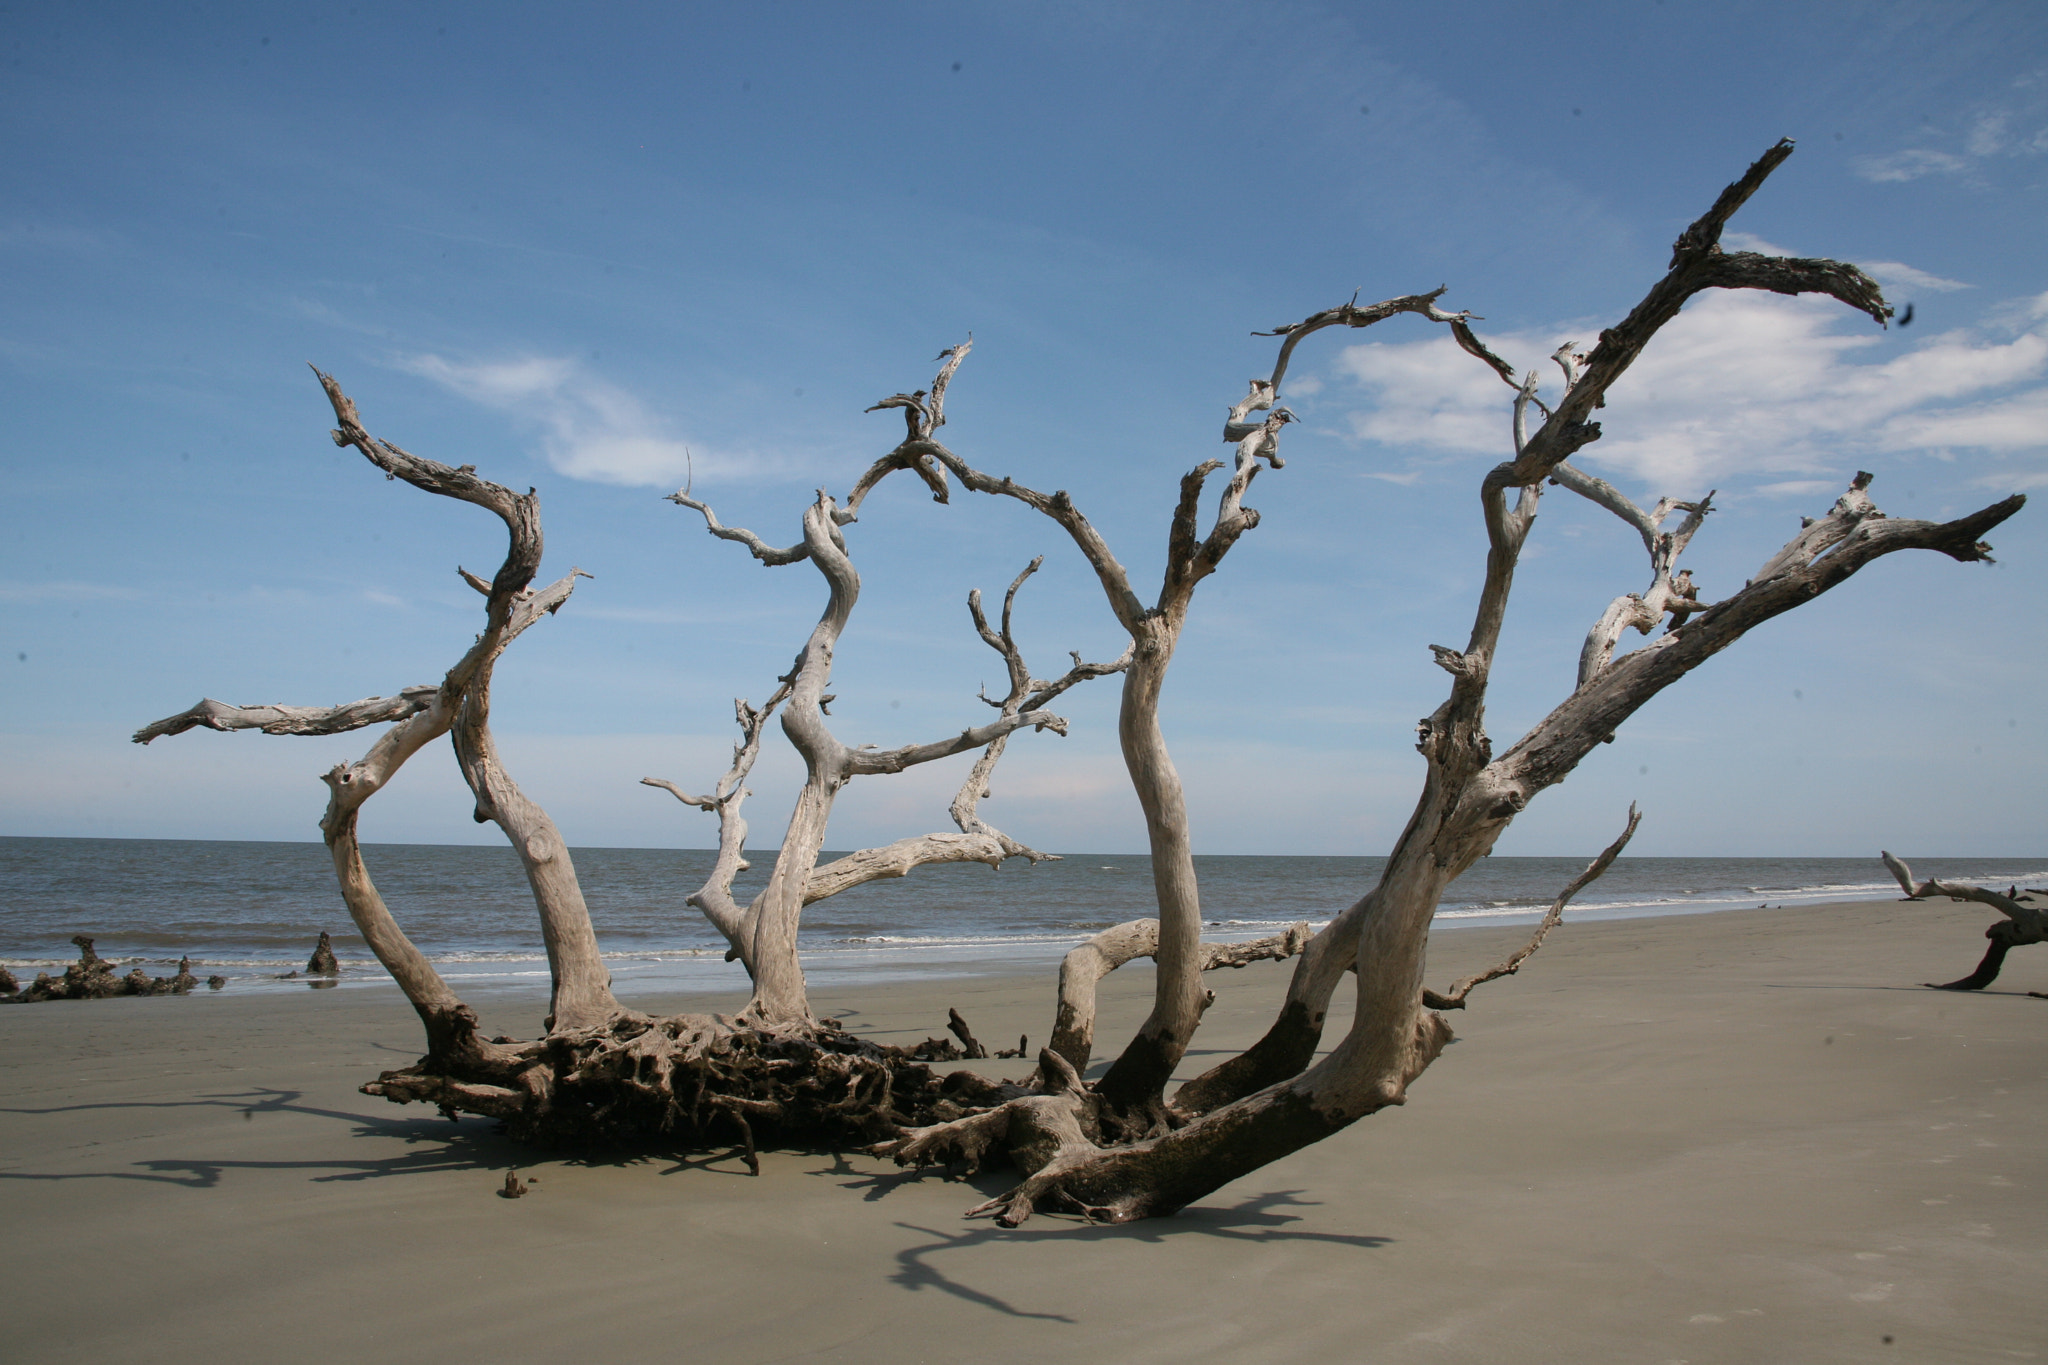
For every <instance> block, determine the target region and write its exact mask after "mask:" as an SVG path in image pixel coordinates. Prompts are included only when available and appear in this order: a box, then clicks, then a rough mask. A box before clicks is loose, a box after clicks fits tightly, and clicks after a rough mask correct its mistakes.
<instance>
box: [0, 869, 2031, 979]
mask: <svg viewBox="0 0 2048 1365" xmlns="http://www.w3.org/2000/svg"><path fill="white" fill-rule="evenodd" d="M364 856H365V858H366V860H367V861H368V863H369V866H370V872H371V875H372V877H373V878H375V880H376V882H377V885H378V888H379V889H380V890H381V891H382V892H383V893H384V898H385V900H386V902H387V903H388V904H389V905H390V906H391V909H392V913H393V914H395V915H396V916H397V917H398V920H399V923H400V924H402V925H403V926H404V927H405V929H406V931H407V933H408V934H409V935H410V936H411V937H412V939H413V941H414V942H415V943H416V944H418V945H419V946H420V948H421V949H422V951H424V952H426V953H427V955H428V956H429V957H431V958H432V959H433V960H434V961H435V962H436V964H437V965H438V966H439V968H440V970H441V972H442V973H443V974H444V975H445V976H446V977H448V978H449V981H450V984H451V985H453V986H454V987H455V988H456V990H457V991H459V992H462V993H464V994H468V993H471V992H475V991H479V990H481V991H488V992H491V993H494V994H495V993H499V992H506V991H511V992H533V993H544V992H545V991H546V989H547V982H548V974H547V961H546V958H545V956H544V955H543V953H542V951H541V941H540V931H539V926H538V921H537V919H536V916H535V914H534V909H533V900H532V897H531V895H530V893H529V892H528V890H527V886H526V881H525V878H524V877H523V875H522V874H521V872H520V868H519V863H518V860H517V859H516V858H515V857H514V856H513V854H512V851H511V850H510V849H509V848H506V847H503V846H497V847H491V846H437V845H422V844H385V845H370V846H368V847H366V849H365V850H364ZM573 856H574V858H575V862H576V868H577V872H578V874H579V876H580V878H581V880H582V884H583V889H584V895H585V897H586V899H587V900H588V902H589V905H590V912H591V918H592V920H593V921H594V922H595V924H596V927H597V934H598V941H599V943H600V944H601V945H602V946H603V948H604V950H605V956H606V959H607V961H608V962H609V963H610V964H611V968H612V972H613V976H614V980H615V983H616V988H617V990H618V991H619V992H620V994H621V995H622V996H623V997H628V998H630V995H631V993H632V992H633V991H634V990H636V989H688V990H697V989H704V990H718V989H723V988H730V989H733V990H735V991H740V990H744V987H745V973H744V971H743V970H742V969H741V968H740V967H739V965H738V964H737V963H728V962H726V961H725V960H724V946H725V945H724V942H723V941H722V940H721V939H720V938H719V937H718V936H717V934H716V933H715V932H713V930H712V929H711V927H710V926H709V925H708V924H707V923H705V921H704V918H703V916H702V915H700V914H699V913H698V912H697V911H696V910H694V909H692V908H691V907H689V906H687V905H685V904H684V903H683V899H684V897H685V896H687V895H689V893H690V892H691V891H693V890H695V889H696V888H697V887H698V886H699V885H701V884H702V882H703V879H704V876H705V875H706V873H707V871H708V870H709V868H710V864H711V857H712V854H711V853H710V851H708V850H702V849H652V848H581V849H575V850H573ZM826 856H827V857H828V858H830V857H833V856H837V855H834V854H827V855H826ZM750 857H751V859H752V862H753V865H754V868H753V871H752V872H750V873H747V874H745V875H743V876H742V878H741V879H740V883H739V885H738V887H737V888H736V894H737V896H738V898H739V899H740V900H741V901H742V902H744V901H745V900H746V899H747V898H748V897H750V896H751V895H752V894H753V892H754V891H755V890H757V889H758V888H759V887H760V885H761V884H762V883H763V882H764V881H765V879H766V876H767V873H768V870H769V868H770V867H771V866H772V864H773V860H774V854H773V851H772V850H761V851H758V852H753V853H751V854H750ZM1195 863H1196V867H1197V870H1198V872H1199V874H1200V877H1201V883H1202V902H1203V909H1204V914H1205V917H1206V918H1207V920H1208V924H1209V927H1208V929H1207V930H1206V931H1205V937H1210V938H1217V939H1244V938H1257V937H1259V936H1261V935H1264V934H1269V933H1273V932H1275V931H1276V930H1278V929H1280V928H1283V927H1284V926H1286V925H1288V924H1291V923H1293V922H1294V921H1296V920H1309V921H1311V922H1312V923H1316V924H1321V923H1322V922H1324V921H1326V920H1327V919H1329V917H1330V916H1331V915H1332V914H1333V913H1335V912H1336V911H1338V910H1341V909H1342V908H1343V907H1345V906H1346V905H1349V904H1350V903H1351V902H1352V901H1354V900H1356V899H1357V898H1358V897H1359V896H1360V895H1362V894H1364V893H1365V892H1366V891H1367V890H1368V889H1370V888H1371V886H1372V885H1373V883H1374V881H1375V880H1376V879H1377V878H1378V876H1379V872H1380V869H1381V867H1382V866H1383V864H1384V859H1381V858H1362V857H1361V858H1336V857H1330V858H1281V857H1228V856H1205V857H1198V858H1196V860H1195ZM1912 863H1913V869H1914V871H1915V873H1916V874H1918V875H1920V876H1938V877H1941V878H1944V879H1948V878H1953V879H1956V880H1961V881H1971V882H1979V883H1982V884H1986V885H1993V884H1995V885H1996V886H1998V887H2001V888H2002V887H2004V886H2006V885H2007V884H2009V883H2015V882H2016V883H2019V884H2021V885H2034V886H2041V885H2044V884H2048V857H2038V856H2035V857H2011V858H1925V859H1921V858H1915V859H1913V860H1912ZM1585 866H1586V859H1584V858H1488V859H1484V860H1482V861H1481V862H1480V863H1479V865H1478V866H1476V867H1474V868H1473V869H1472V870H1471V871H1470V872H1469V873H1467V874H1466V875H1465V876H1464V877H1463V878H1462V879H1461V880H1460V881H1459V882H1458V883H1457V884H1456V885H1454V886H1453V887H1452V888H1451V891H1450V894H1448V895H1447V896H1446V897H1445V898H1444V902H1443V905H1442V907H1441V909H1439V911H1438V912H1437V928H1438V930H1439V931H1446V930H1448V931H1455V930H1456V929H1457V928H1459V927H1461V926H1470V925H1492V924H1511V923H1531V924H1533V923H1534V922H1535V921H1536V920H1537V919H1538V918H1539V917H1540V916H1541V915H1542V913H1543V911H1544V910H1545V909H1546V908H1548V906H1549V904H1550V902H1551V900H1552V899H1553V898H1554V897H1555V896H1556V895H1557V893H1558V891H1559V890H1561V889H1562V888H1563V887H1564V886H1565V884H1566V883H1568V882H1569V881H1571V879H1572V878H1573V877H1575V876H1577V875H1578V874H1579V873H1580V872H1581V871H1583V870H1584V868H1585ZM1150 871H1151V869H1150V859H1149V858H1147V857H1146V856H1145V855H1144V854H1099V853H1092V854H1076V855H1073V856H1070V857H1067V858H1064V859H1062V860H1060V861H1058V862H1047V863H1040V864H1038V865H1037V866H1035V867H1033V866H1029V865H1026V864H1024V863H1023V862H1021V861H1019V862H1014V863H1010V864H1006V865H1005V866H1004V867H1003V868H1001V869H1000V870H994V869H990V868H988V867H985V866H983V865H981V864H978V863H970V864H957V865H951V866H940V867H926V868H920V869H918V870H917V871H916V872H913V873H912V874H910V875H909V876H908V877H904V878H900V879H891V880H885V881H879V882H872V883H869V884H868V885H866V886H862V887H857V888H855V889H854V890H852V891H848V892H844V893H842V894H840V895H838V896H835V897H833V898H832V899H830V900H826V901H820V902H818V903H817V904H815V905H813V906H811V907H810V908H809V909H808V910H807V911H806V912H805V915H804V927H803V936H802V940H801V945H800V947H801V951H802V954H803V961H804V968H805V971H806V973H807V974H808V975H809V976H810V977H811V978H812V979H813V980H814V981H822V980H829V979H832V978H854V977H858V978H860V979H864V980H883V979H889V978H892V977H897V978H900V977H903V976H906V975H917V976H922V975H928V974H951V975H974V974H981V973H988V972H1033V971H1044V972H1046V973H1047V974H1048V976H1049V975H1050V974H1051V973H1052V972H1053V971H1054V970H1055V969H1056V967H1057V965H1058V962H1059V960H1060V957H1061V956H1062V955H1063V954H1065V952H1066V951H1067V949H1068V948H1070V947H1072V946H1073V945H1074V944H1076V943H1078V942H1080V941H1081V940H1082V939H1084V938H1087V937H1088V936H1089V935H1090V934H1093V933H1094V932H1095V931H1096V930H1098V929H1101V928H1104V927H1106V926H1108V925H1111V924H1116V923H1119V922H1121V921H1123V920H1128V919H1136V918H1139V917H1141V916H1146V915H1150V914H1152V913H1153V908H1152V903H1151V875H1150ZM1898 894H1899V892H1898V887H1897V884H1896V883H1894V882H1893V881H1892V879H1891V878H1890V876H1889V875H1887V874H1886V872H1885V870H1884V868H1883V866H1882V865H1880V864H1879V862H1878V860H1877V859H1876V858H1875V857H1869V858H1628V857H1624V858H1620V859H1618V860H1616V862H1615V864H1614V866H1613V867H1612V868H1610V869H1609V870H1608V872H1607V875H1606V876H1605V877H1603V878H1602V879H1601V880H1600V881H1598V882H1596V883H1594V884H1593V885H1592V886H1591V887H1589V888H1587V889H1586V891H1585V892H1583V893H1582V894H1581V896H1580V898H1579V899H1578V900H1577V901H1575V902H1574V903H1573V905H1572V907H1571V909H1570V910H1568V911H1567V912H1566V923H1567V925H1569V924H1570V923H1571V922H1572V921H1573V920H1596V919H1617V918H1626V917H1631V916H1642V915H1673V914H1704V913H1710V912H1713V911H1716V910H1729V909H1755V908H1757V907H1758V906H1760V905H1770V906H1772V907H1778V906H1788V907H1789V906H1797V905H1801V904H1811V903H1814V902H1819V901H1839V900H1881V899H1891V898H1894V897H1896V896H1897V895H1898ZM1988 913H1989V912H1987V914H1988ZM323 929H324V930H326V931H327V932H329V933H330V934H332V935H333V938H334V948H335V953H336V956H337V957H338V958H339V959H340V961H341V963H342V967H343V976H342V984H343V985H344V986H356V987H372V986H381V987H383V988H386V989H389V988H390V986H391V983H390V980H389V978H388V977H386V976H385V975H384V973H383V970H382V968H381V967H379V966H378V964H377V962H376V960H375V959H374V958H373V957H371V956H370V953H369V951H368V949H367V948H366V947H365V945H364V944H363V941H362V939H361V938H360V937H358V936H357V934H356V933H355V928H354V926H353V924H351V923H350V921H349V918H348V912H347V910H346V909H345V908H344V907H343V905H342V902H341V895H340V892H339V891H338V890H337V889H336V887H335V881H334V873H333V869H332V866H331V864H330V863H329V862H328V858H327V850H326V848H325V847H324V846H322V845H320V844H317V843H246V842H226V841H218V842H216V841H203V840H172V839H26V838H0V965H5V966H6V967H7V968H9V969H10V970H11V971H13V972H14V974H15V975H16V976H17V977H21V978H22V979H23V980H24V981H26V980H28V979H29V978H30V977H32V976H33V974H34V973H35V972H37V971H52V972H54V971H58V970H61V968H62V967H63V965H64V964H65V963H66V962H69V961H72V960H74V959H75V958H76V956H77V954H76V950H75V949H73V948H72V947H71V944H70V940H71V936H72V935H73V934H86V935H89V936H91V937H92V938H93V939H95V940H96V946H97V949H98V951H99V953H100V955H101V956H102V957H105V958H108V959H110V960H113V961H116V962H119V963H120V964H121V966H122V968H123V969H124V970H125V969H126V968H127V967H128V966H129V965H131V964H140V965H141V966H142V967H143V968H144V969H145V970H147V971H149V972H151V973H152V974H154V975H164V974H168V972H169V970H170V969H171V968H172V967H174V965H175V964H176V962H177V960H178V959H179V957H181V956H189V957H190V958H191V959H192V964H193V969H194V971H196V972H197V973H198V974H199V975H200V976H202V977H204V976H209V975H216V974H217V975H221V976H225V977H226V978H227V979H228V987H227V989H228V990H229V991H232V992H235V993H242V992H248V991H276V990H304V989H306V983H305V982H304V981H281V980H278V979H277V978H278V977H280V976H281V975H282V974H283V973H285V972H289V971H291V970H292V969H294V968H298V967H303V966H304V965H305V962H306V958H307V956H308V955H309V954H310V953H311V951H312V948H313V944H314V941H315V940H316V939H317V938H318V937H319V934H320V931H322V930H323Z"/></svg>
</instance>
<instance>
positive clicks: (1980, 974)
mask: <svg viewBox="0 0 2048 1365" xmlns="http://www.w3.org/2000/svg"><path fill="white" fill-rule="evenodd" d="M1877 856H1878V857H1879V858H1880V859H1881V860H1883V862H1884V865H1885V869H1886V870H1887V871H1888V872H1890V873H1891V874H1892V876H1893V877H1894V878H1896V879H1897V880H1898V883H1899V885H1900V886H1901V887H1902V888H1904V890H1905V892H1906V899H1907V900H1909V901H1924V900H1927V899H1929V898H1930V897H1933V896H1946V897H1948V898H1949V899H1950V900H1952V901H1976V902H1977V903H1978V904H1979V905H1988V906H1990V907H1991V908H1992V909H1993V910H1996V911H1997V912H1998V913H1999V914H2001V915H2003V916H2005V918H2003V919H2000V920H1994V921H1992V924H1991V927H1990V928H1989V929H1986V930H1985V931H1984V937H1985V938H1987V939H1990V940H1991V942H1990V944H1989V946H1987V947H1986V948H1985V949H1984V957H1983V960H1982V961H1980V962H1978V964H1977V968H1976V970H1975V971H1973V972H1971V973H1970V974H1969V975H1968V976H1961V977H1957V978H1956V979H1955V980H1954V981H1942V982H1934V981H1929V982H1927V983H1925V984H1927V985H1929V986H1932V987H1934V989H1936V990H1938V991H1981V990H1983V989H1984V988H1985V987H1986V986H1988V985H1990V984H1991V983H1992V982H1994V981H1996V980H1997V979H1998V972H1999V969H2000V968H2002V967H2004V966H2005V955H2006V954H2007V953H2009V952H2011V951H2012V950H2013V949H2015V948H2021V947H2025V946H2026V945H2027V944H2029V943H2048V907H2044V906H2043V905H2041V904H2040V897H2039V893H2037V892H2034V891H2022V890H2020V889H2019V888H2018V887H2016V886H2015V887H2013V888H2011V889H2010V890H2008V891H2007V892H2006V894H2004V895H2002V896H2001V895H1999V894H1998V893H1997V892H1996V891H1993V890H1990V889H1989V888H1987V887H1982V886H1972V885H1970V884H1969V883H1968V882H1944V881H1937V880H1935V879H1934V878H1932V877H1930V878H1928V879H1927V880H1926V881H1924V882H1915V881H1914V880H1913V869H1912V868H1911V867H1909V866H1907V865H1906V861H1905V860H1904V859H1903V858H1897V857H1894V856H1893V855H1892V854H1891V853H1889V852H1888V851H1885V850H1883V849H1880V850H1879V851H1878V855H1877ZM2029 994H2032V995H2038V994H2040V992H2038V991H2030V992H2029Z"/></svg>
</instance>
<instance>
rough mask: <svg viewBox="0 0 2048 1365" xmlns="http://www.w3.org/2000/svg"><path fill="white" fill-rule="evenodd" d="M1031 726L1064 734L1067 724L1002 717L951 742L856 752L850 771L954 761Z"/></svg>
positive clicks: (1052, 718) (1027, 715)
mask: <svg viewBox="0 0 2048 1365" xmlns="http://www.w3.org/2000/svg"><path fill="white" fill-rule="evenodd" d="M1026 726H1030V727H1032V728H1035V729H1039V730H1051V731H1052V732H1053V733H1055V734H1060V735H1064V734H1065V733H1066V732H1067V723H1066V721H1064V720H1062V719H1061V718H1060V717H1058V716H1056V715H1054V714H1052V712H1050V711H1025V712H1021V713H1020V714H1017V715H1014V716H1002V717H999V718H998V719H996V720H992V721H990V722H989V723H988V724H986V725H975V726H970V727H969V728H967V729H965V730H962V731H961V732H960V733H959V734H957V735H953V736H951V737H950V738H947V739H940V740H934V741H932V742H931V743H930V744H906V745H904V746H903V747H901V748H899V749H854V750H851V751H849V752H848V754H847V757H846V772H847V775H848V776H849V777H869V776H874V775H876V774H880V773H900V772H902V771H903V770H904V769H905V768H914V767H916V766H917V765H918V764H920V763H930V762H932V761H933V760H935V759H941V758H951V757H952V756H953V755H954V754H964V753H966V752H967V751H968V750H969V749H979V748H980V747H981V746H982V745H984V744H987V743H988V742H989V741H991V740H993V739H996V738H998V737H999V736H1002V735H1007V734H1009V733H1011V732H1012V731H1015V730H1022V729H1024V728H1025V727H1026Z"/></svg>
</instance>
